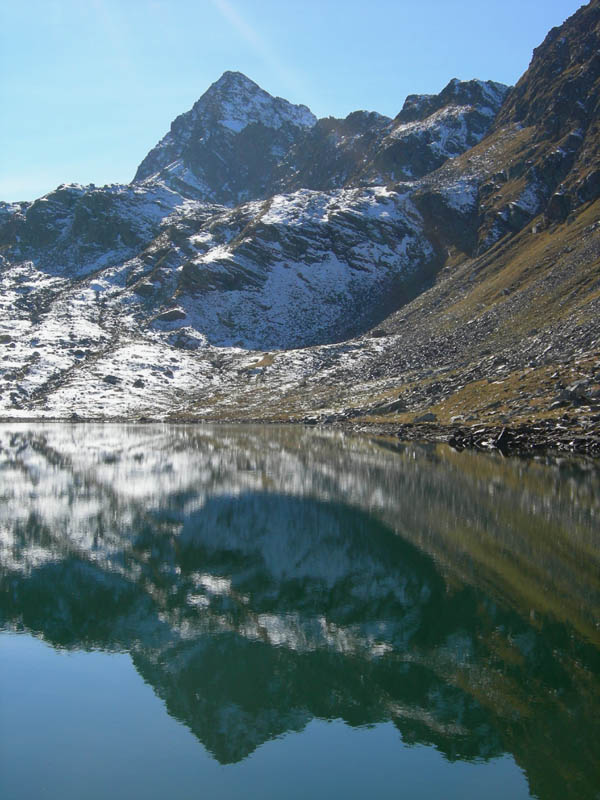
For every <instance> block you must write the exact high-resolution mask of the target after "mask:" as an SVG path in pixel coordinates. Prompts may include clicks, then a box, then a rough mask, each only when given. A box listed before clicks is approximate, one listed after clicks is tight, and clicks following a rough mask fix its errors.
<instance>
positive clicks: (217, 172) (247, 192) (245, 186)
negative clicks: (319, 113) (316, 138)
mask: <svg viewBox="0 0 600 800" xmlns="http://www.w3.org/2000/svg"><path fill="white" fill-rule="evenodd" d="M316 121H317V120H316V117H315V116H314V115H313V114H312V113H311V111H310V110H309V109H308V108H307V107H306V106H303V105H294V104H293V103H290V102H288V101H287V100H284V99H283V98H281V97H273V96H272V95H270V94H269V93H268V92H266V91H265V90H264V89H261V87H260V86H259V85H258V84H256V83H255V82H254V81H252V80H250V78H248V77H246V76H245V75H243V74H242V73H241V72H230V71H228V72H224V73H223V75H222V76H221V77H220V78H219V79H218V80H217V81H215V83H213V84H212V85H211V86H209V88H208V89H207V90H206V92H204V94H203V95H202V97H200V99H199V100H197V101H196V103H194V105H193V106H192V108H191V109H190V110H189V111H187V112H185V113H184V114H180V116H178V117H177V118H176V119H175V120H174V121H173V122H172V124H171V129H170V130H169V132H168V133H167V134H166V136H164V137H163V138H162V139H161V140H160V142H159V143H158V144H157V145H156V147H154V148H153V149H152V150H151V151H150V152H149V153H148V155H147V156H146V158H144V160H143V161H142V163H141V164H140V166H139V167H138V169H137V172H136V174H135V177H134V179H133V182H134V183H139V182H141V181H144V180H146V179H148V178H152V179H157V178H160V179H161V180H163V181H164V182H166V183H167V184H168V185H169V186H171V187H173V188H175V189H177V190H183V191H184V193H186V194H188V195H192V196H195V197H197V198H199V199H202V200H210V201H214V202H218V203H225V204H231V203H232V202H233V203H236V202H239V201H240V200H244V199H248V198H250V197H256V196H260V195H261V194H262V193H263V188H264V185H265V177H268V175H269V174H270V171H271V170H272V168H273V166H274V165H275V163H276V162H277V161H278V160H279V159H280V158H281V156H282V155H283V154H284V153H285V152H286V151H287V150H288V149H289V147H290V146H291V144H293V142H294V141H295V140H296V139H297V138H298V137H299V136H300V135H301V133H302V132H303V131H304V130H306V129H307V128H310V127H312V126H313V125H314V124H315V123H316Z"/></svg>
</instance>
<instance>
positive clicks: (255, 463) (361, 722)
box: [0, 424, 600, 800]
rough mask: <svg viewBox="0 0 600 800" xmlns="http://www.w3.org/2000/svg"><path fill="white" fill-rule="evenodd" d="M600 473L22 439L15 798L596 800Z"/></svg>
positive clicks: (10, 429) (10, 767)
mask: <svg viewBox="0 0 600 800" xmlns="http://www.w3.org/2000/svg"><path fill="white" fill-rule="evenodd" d="M599 531H600V471H599V470H598V468H597V466H594V465H593V464H591V463H588V462H585V461H576V462H571V461H568V460H559V461H556V460H553V459H550V458H548V459H543V460H538V461H525V460H518V459H503V458H501V457H493V456H484V455H478V454H470V453H462V454H457V453H454V452H453V451H451V450H450V449H448V448H443V447H433V446H424V445H423V446H419V445H410V446H405V447H402V446H401V447H397V446H395V445H394V446H392V444H391V443H390V444H386V443H385V442H384V443H374V442H370V441H368V440H365V439H358V438H353V437H346V436H343V435H341V434H337V433H330V432H325V433H323V432H319V431H313V430H310V431H306V430H303V429H301V428H250V427H236V428H225V427H217V428H208V427H207V428H202V427H196V428H192V427H169V426H125V425H122V426H118V425H114V426H83V425H78V426H68V425H47V426H43V425H17V424H14V425H8V424H7V425H2V426H0V796H2V797H3V798H4V797H6V798H11V800H12V798H15V799H17V798H18V799H19V800H21V799H24V798H27V799H28V798H36V800H37V798H61V800H62V799H63V798H83V797H85V798H132V797H133V798H137V797H140V798H141V797H143V798H164V797H170V798H175V800H179V798H200V797H210V798H238V797H239V798H253V797H256V798H271V797H273V798H306V797H316V798H337V797H344V798H364V797H373V798H379V797H381V798H387V797H390V798H391V797H394V798H457V799H458V798H461V800H462V798H482V797H485V798H528V797H537V798H540V800H542V799H545V798H552V799H553V798H557V800H558V798H561V800H562V799H563V798H567V799H568V798H578V800H579V799H581V800H586V798H590V799H596V798H599V797H600V721H599V720H600V716H599V712H600V533H599Z"/></svg>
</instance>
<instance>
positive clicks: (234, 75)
mask: <svg viewBox="0 0 600 800" xmlns="http://www.w3.org/2000/svg"><path fill="white" fill-rule="evenodd" d="M233 87H245V88H246V89H255V90H256V89H258V90H259V91H264V90H263V89H261V88H260V86H259V85H258V84H257V83H255V82H254V81H253V80H251V79H250V78H248V76H247V75H244V73H243V72H237V71H233V70H229V69H228V70H226V71H225V72H224V73H223V74H222V75H221V77H220V78H219V79H218V80H216V81H215V82H214V83H213V84H212V86H211V87H210V88H209V90H208V91H210V89H228V88H233Z"/></svg>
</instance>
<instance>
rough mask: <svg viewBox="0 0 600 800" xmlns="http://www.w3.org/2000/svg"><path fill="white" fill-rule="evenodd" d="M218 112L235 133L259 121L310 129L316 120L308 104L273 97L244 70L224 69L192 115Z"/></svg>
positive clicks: (269, 125)
mask: <svg viewBox="0 0 600 800" xmlns="http://www.w3.org/2000/svg"><path fill="white" fill-rule="evenodd" d="M211 111H215V112H216V113H217V116H219V117H220V118H219V120H218V122H219V124H220V125H222V126H223V127H225V128H228V129H229V130H231V131H233V132H234V133H239V132H240V131H241V130H243V128H245V127H246V126H247V125H250V124H251V123H253V122H258V123H260V124H262V125H265V126H266V127H268V128H280V127H281V126H282V125H285V124H286V123H289V124H293V125H298V126H300V127H302V128H309V127H311V126H312V125H314V124H315V122H316V121H317V119H316V117H315V116H314V114H312V112H311V111H310V109H309V108H307V106H303V105H293V104H292V103H290V102H288V101H287V100H284V99H283V98H282V97H273V96H272V95H270V94H269V93H268V92H266V91H265V90H264V89H261V87H260V86H259V85H258V84H257V83H255V82H254V81H253V80H250V78H248V77H246V75H244V74H243V73H242V72H231V71H229V70H228V71H227V72H224V73H223V74H222V75H221V77H220V78H219V80H217V81H215V82H214V83H213V84H212V85H211V86H210V87H209V88H208V89H207V91H206V92H205V93H204V94H203V95H202V97H201V98H200V99H199V100H198V101H197V102H196V103H195V104H194V106H193V108H192V113H193V115H196V116H198V115H202V114H206V113H207V112H209V113H210V112H211Z"/></svg>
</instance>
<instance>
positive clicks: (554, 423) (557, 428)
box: [0, 414, 600, 458]
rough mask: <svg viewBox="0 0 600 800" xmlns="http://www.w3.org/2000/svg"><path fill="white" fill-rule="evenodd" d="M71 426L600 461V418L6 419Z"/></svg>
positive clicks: (2, 419) (6, 420)
mask: <svg viewBox="0 0 600 800" xmlns="http://www.w3.org/2000/svg"><path fill="white" fill-rule="evenodd" d="M11 423H13V424H30V425H36V424H67V425H85V424H88V425H111V424H114V425H304V426H306V427H310V428H327V429H336V430H340V431H346V432H348V433H353V434H357V435H364V436H371V437H373V436H374V437H378V438H379V437H382V438H386V439H390V438H392V439H396V440H397V441H398V443H401V442H415V441H420V442H425V443H437V444H447V445H449V446H450V447H452V448H453V449H455V450H457V451H459V452H460V451H462V450H475V451H479V452H487V453H490V452H498V453H501V454H502V455H504V456H533V455H539V454H542V453H544V452H548V453H555V454H563V455H584V456H588V457H591V458H600V414H594V415H593V416H591V417H590V418H589V419H587V420H581V419H573V418H570V417H568V416H566V417H565V416H563V417H562V418H561V419H559V420H544V419H542V420H531V421H527V422H525V423H518V424H515V425H510V424H502V423H494V422H489V423H482V424H473V425H458V424H450V425H443V424H438V423H432V422H421V423H416V422H410V423H403V422H371V421H362V420H361V421H357V420H348V419H345V420H344V419H331V418H329V419H326V420H320V419H319V418H318V417H302V418H298V419H287V420H282V419H275V418H274V419H252V418H239V417H237V418H231V419H206V418H202V419H201V418H197V417H187V418H186V417H180V418H177V419H168V418H166V419H164V418H163V419H161V418H158V417H157V418H155V417H149V416H140V417H121V418H119V417H114V418H109V419H107V418H84V417H80V416H79V415H73V416H71V417H43V418H40V417H0V424H11Z"/></svg>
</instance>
